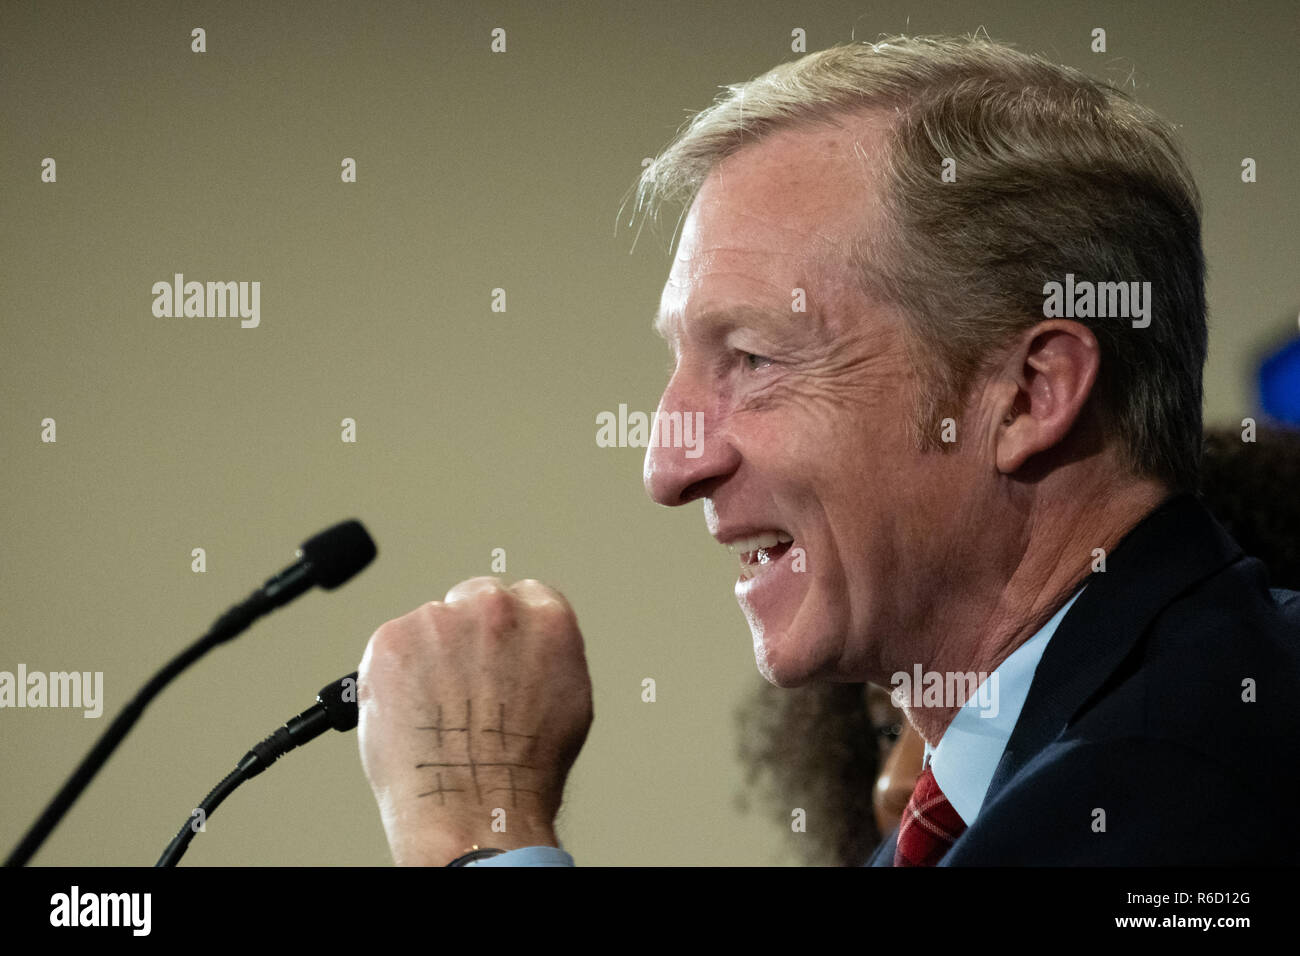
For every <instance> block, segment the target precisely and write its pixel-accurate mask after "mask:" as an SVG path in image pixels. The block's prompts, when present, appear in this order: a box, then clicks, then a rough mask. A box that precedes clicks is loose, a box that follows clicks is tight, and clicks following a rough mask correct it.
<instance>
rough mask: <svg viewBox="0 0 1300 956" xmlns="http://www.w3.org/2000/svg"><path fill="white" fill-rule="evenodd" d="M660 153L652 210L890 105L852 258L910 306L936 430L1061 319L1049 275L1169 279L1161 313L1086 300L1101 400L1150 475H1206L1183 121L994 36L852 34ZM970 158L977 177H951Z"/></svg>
mask: <svg viewBox="0 0 1300 956" xmlns="http://www.w3.org/2000/svg"><path fill="white" fill-rule="evenodd" d="M726 90H727V92H725V93H724V94H723V95H721V96H720V97H719V98H718V100H717V102H715V103H714V104H713V105H712V106H710V107H709V108H708V109H706V110H704V111H703V112H701V113H699V114H697V115H696V116H695V117H694V118H693V119H692V120H690V121H689V123H688V124H687V125H686V126H685V127H684V128H683V129H682V130H681V131H680V132H679V133H678V135H677V137H676V138H675V139H674V140H673V142H672V143H671V144H670V145H669V146H668V147H667V148H666V149H665V150H664V151H663V152H662V153H661V154H660V155H659V156H658V157H657V158H656V159H655V160H654V161H653V162H652V163H651V164H650V165H649V166H647V167H646V169H645V170H644V171H643V173H642V176H641V179H640V182H639V183H638V186H637V190H636V206H637V209H638V211H640V212H641V213H643V214H645V215H647V216H648V217H649V218H651V219H653V218H657V213H658V209H659V207H660V205H661V204H662V203H663V202H665V201H672V202H681V203H683V204H686V203H689V202H690V201H691V200H692V199H693V197H694V196H695V194H696V193H697V192H698V190H699V188H700V186H701V185H702V184H703V182H704V180H705V179H706V178H707V176H708V174H709V173H710V172H711V171H712V170H713V168H714V167H715V166H717V164H718V163H720V162H721V161H722V160H723V159H725V158H726V157H728V156H730V155H732V154H733V153H736V152H737V151H739V150H740V149H741V148H743V147H745V146H747V145H751V144H753V143H754V142H756V141H758V140H761V139H762V138H763V137H764V136H765V135H766V134H768V133H771V132H774V131H777V130H784V129H790V128H794V127H800V126H807V125H816V124H819V123H828V122H834V121H835V120H837V119H840V118H843V117H845V116H846V115H849V114H856V113H862V112H864V111H865V112H875V113H879V114H880V115H881V116H882V117H884V118H885V119H886V121H887V124H888V126H887V134H886V136H887V140H888V143H887V146H886V156H884V157H883V158H882V160H883V161H882V168H881V170H880V173H881V176H882V179H881V181H882V183H883V186H882V194H883V195H882V196H881V197H880V199H881V202H882V211H883V214H884V222H885V230H884V234H883V235H881V236H868V235H861V236H860V237H859V238H858V239H857V240H856V241H855V242H854V243H853V244H852V248H849V249H846V250H845V252H846V264H847V266H848V267H850V268H852V269H854V270H855V272H856V273H857V275H858V276H859V277H860V281H861V287H862V290H863V292H864V293H865V294H867V295H868V296H870V297H873V298H876V299H878V300H882V301H886V302H891V303H893V304H895V305H896V306H898V307H899V308H900V309H901V310H902V312H903V314H904V315H905V316H906V317H907V320H908V321H907V330H908V332H907V335H906V336H905V341H906V342H907V344H908V352H909V355H910V356H911V359H912V361H913V364H914V367H915V368H916V369H917V372H918V381H919V382H920V383H921V384H920V388H919V391H918V394H917V396H916V402H917V407H916V414H915V419H914V421H913V423H912V425H913V429H914V433H915V436H916V438H917V441H918V443H919V444H920V445H921V446H922V447H943V446H942V445H941V443H940V442H939V441H938V431H939V429H938V422H939V420H940V418H942V417H944V416H947V415H951V416H952V417H953V418H955V419H958V420H959V419H960V417H961V414H960V412H961V408H962V407H963V406H964V404H965V401H966V399H967V397H968V395H969V389H970V387H971V386H972V385H973V384H974V383H975V381H977V379H978V377H979V374H980V373H981V372H982V371H983V370H985V369H986V368H987V365H988V363H989V362H991V361H992V360H993V358H994V357H995V356H996V353H997V350H998V348H999V346H1002V345H1005V344H1006V343H1007V342H1008V340H1009V339H1010V337H1011V336H1013V335H1015V334H1017V333H1019V332H1021V331H1023V330H1025V329H1028V328H1029V327H1030V326H1032V325H1033V324H1035V323H1036V322H1039V321H1042V319H1043V301H1044V284H1045V283H1047V282H1053V281H1054V282H1061V281H1063V280H1064V277H1065V275H1066V274H1067V273H1072V274H1074V276H1075V277H1076V279H1077V280H1079V281H1082V280H1091V281H1095V282H1114V281H1150V282H1151V289H1152V293H1153V295H1152V299H1153V302H1152V304H1151V316H1150V325H1149V326H1147V327H1145V328H1134V327H1132V325H1131V323H1129V322H1127V321H1124V320H1122V319H1117V318H1101V319H1095V318H1094V319H1080V320H1079V321H1081V322H1083V323H1084V324H1086V325H1088V327H1089V328H1090V329H1091V330H1092V332H1093V334H1094V335H1096V337H1097V340H1098V343H1099V346H1100V350H1101V368H1100V372H1099V374H1098V380H1097V383H1096V385H1095V387H1094V391H1093V397H1092V399H1091V401H1090V405H1091V406H1092V407H1093V408H1094V409H1095V412H1096V414H1097V415H1098V417H1099V420H1100V421H1101V422H1102V426H1103V428H1104V429H1105V430H1106V432H1107V433H1108V434H1111V435H1114V436H1116V437H1117V438H1118V443H1119V447H1120V455H1121V460H1122V463H1123V464H1124V466H1125V467H1126V468H1127V470H1128V471H1129V472H1130V473H1131V474H1133V475H1136V476H1142V477H1152V478H1157V479H1160V480H1162V481H1165V482H1167V483H1169V484H1170V485H1171V486H1172V487H1174V488H1193V487H1195V484H1196V476H1197V470H1198V468H1199V462H1200V453H1201V404H1202V385H1201V375H1202V369H1203V366H1204V363H1205V354H1206V340H1207V330H1206V305H1205V259H1204V253H1203V251H1202V248H1201V199H1200V195H1199V193H1198V192H1197V189H1196V184H1195V182H1194V181H1193V178H1192V175H1191V172H1190V170H1189V168H1188V166H1187V164H1186V162H1185V161H1184V159H1183V158H1182V155H1181V153H1180V150H1179V147H1178V144H1177V141H1176V138H1175V135H1174V130H1173V127H1172V126H1171V125H1170V124H1169V123H1167V122H1165V121H1164V120H1162V119H1160V118H1159V117H1158V116H1156V115H1155V114H1154V113H1152V112H1151V111H1150V110H1148V109H1146V108H1144V107H1142V106H1140V105H1138V104H1137V103H1135V102H1133V100H1132V99H1130V98H1129V97H1128V96H1127V95H1126V94H1125V93H1123V92H1122V91H1120V90H1118V89H1116V88H1114V87H1113V86H1110V85H1109V84H1106V83H1104V82H1102V81H1099V80H1096V79H1093V78H1091V77H1089V76H1087V75H1085V74H1083V73H1081V72H1079V71H1078V70H1074V69H1071V68H1069V67H1065V66H1059V65H1056V64H1053V63H1051V62H1049V61H1047V60H1045V59H1043V58H1041V57H1038V56H1030V55H1027V54H1024V53H1020V52H1018V51H1016V50H1013V49H1011V48H1010V47H1008V46H1005V45H1002V44H999V43H994V42H992V41H990V40H987V39H982V38H975V37H966V38H957V37H914V38H909V37H891V38H888V39H885V40H882V41H880V42H877V43H874V44H866V43H852V44H843V45H839V46H834V47H831V48H829V49H826V50H822V51H819V52H816V53H811V54H808V55H807V56H804V57H802V58H801V59H798V60H795V61H792V62H789V63H783V64H781V65H780V66H777V67H775V68H774V69H772V70H770V71H769V72H767V73H765V74H763V75H762V76H760V77H757V78H756V79H753V80H751V81H749V82H747V83H741V84H735V85H732V86H729V87H727V88H726ZM947 158H951V159H953V160H955V162H956V169H957V171H958V172H957V181H956V182H949V183H944V182H942V181H941V179H940V169H941V164H942V162H943V160H944V159H947Z"/></svg>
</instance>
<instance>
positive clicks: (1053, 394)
mask: <svg viewBox="0 0 1300 956" xmlns="http://www.w3.org/2000/svg"><path fill="white" fill-rule="evenodd" d="M1100 368H1101V348H1100V346H1099V345H1098V344H1097V337H1096V336H1095V335H1093V334H1092V330H1091V329H1089V328H1088V327H1087V326H1086V325H1082V324H1081V323H1079V322H1071V321H1069V320H1067V319H1052V320H1049V321H1046V322H1039V323H1038V324H1036V325H1034V326H1033V327H1032V328H1029V329H1026V330H1025V332H1024V333H1022V335H1021V337H1020V338H1019V339H1018V340H1017V343H1016V346H1015V348H1014V349H1013V351H1012V352H1011V354H1010V355H1009V356H1008V358H1007V366H1006V375H1007V377H1008V379H1009V380H1010V381H1013V382H1014V383H1015V386H1016V387H1015V389H1014V390H1011V389H1008V390H1007V393H1006V394H1007V396H1008V398H1007V400H1006V401H1005V402H1004V404H1003V406H1002V407H1001V408H999V409H998V411H999V412H1000V413H1001V421H1000V422H999V424H998V436H997V443H996V448H997V468H998V471H1000V472H1002V473H1003V474H1006V475H1009V474H1012V473H1014V472H1016V471H1018V470H1019V469H1020V468H1021V467H1022V466H1023V465H1024V464H1025V462H1026V461H1028V460H1029V459H1030V458H1031V457H1033V456H1034V455H1037V454H1039V453H1041V452H1044V451H1047V450H1048V449H1050V448H1053V447H1055V446H1056V445H1059V444H1060V443H1061V442H1062V441H1064V440H1065V437H1066V436H1067V435H1068V434H1069V433H1070V429H1071V428H1073V427H1074V425H1075V422H1076V421H1077V420H1078V418H1079V415H1080V413H1081V412H1082V411H1083V407H1084V405H1085V404H1086V403H1087V401H1088V396H1089V395H1091V394H1092V387H1093V384H1094V383H1095V382H1096V381H1097V372H1098V370H1099V369H1100Z"/></svg>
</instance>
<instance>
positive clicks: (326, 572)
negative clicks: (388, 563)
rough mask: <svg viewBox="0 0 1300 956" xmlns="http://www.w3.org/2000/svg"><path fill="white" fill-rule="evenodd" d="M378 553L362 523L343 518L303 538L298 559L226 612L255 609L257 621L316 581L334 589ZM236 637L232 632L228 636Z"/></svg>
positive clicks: (326, 587)
mask: <svg viewBox="0 0 1300 956" xmlns="http://www.w3.org/2000/svg"><path fill="white" fill-rule="evenodd" d="M375 554H376V550H375V542H374V541H372V540H371V538H370V535H368V534H367V533H366V529H365V528H363V527H362V526H361V522H360V521H356V520H353V521H342V522H340V523H339V524H336V525H335V526H334V527H332V528H328V529H326V530H325V531H322V532H321V533H320V534H318V535H316V536H315V537H313V538H308V539H307V540H306V541H304V542H303V543H302V547H300V548H299V549H298V552H297V557H298V560H297V561H295V562H294V563H293V564H291V565H289V566H288V567H287V568H285V569H284V570H283V571H281V572H280V573H279V574H276V575H273V576H272V577H269V578H267V579H266V581H265V582H263V584H262V586H261V587H260V588H258V589H257V590H256V591H254V592H253V593H252V595H251V596H250V597H249V598H248V600H246V601H245V602H244V604H242V605H236V606H235V607H233V608H231V609H230V611H229V612H227V613H228V614H230V613H234V612H236V611H238V610H240V609H241V608H243V609H244V610H245V612H255V614H254V618H253V619H254V620H256V618H258V617H261V616H262V615H263V614H269V613H270V612H271V611H274V610H275V609H276V608H278V607H281V606H283V605H285V604H288V603H289V602H290V601H292V600H293V599H294V598H296V597H297V596H298V595H300V594H302V593H303V592H304V591H309V590H311V588H312V587H313V586H315V585H317V584H319V585H320V586H321V587H323V588H324V589H325V590H326V591H333V590H334V589H335V588H336V587H338V586H339V585H340V584H343V583H345V582H346V581H348V580H349V579H350V578H351V577H352V576H353V575H355V574H356V573H357V572H358V571H360V570H362V569H363V568H364V567H365V566H366V565H368V564H369V563H370V562H371V561H373V560H374V559H375ZM249 623H252V622H251V621H250V622H249ZM245 626H247V625H245ZM241 630H242V628H241ZM235 633H236V634H237V633H238V631H236V632H235ZM234 636H235V635H234V634H231V635H229V637H227V638H225V639H226V640H229V639H230V637H234Z"/></svg>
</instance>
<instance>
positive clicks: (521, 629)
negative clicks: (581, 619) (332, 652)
mask: <svg viewBox="0 0 1300 956" xmlns="http://www.w3.org/2000/svg"><path fill="white" fill-rule="evenodd" d="M357 684H358V694H357V703H358V706H359V708H360V720H359V723H358V725H357V735H358V738H359V743H360V747H361V764H362V766H363V767H364V768H365V772H366V777H367V778H368V779H369V781H370V786H371V788H372V789H373V790H374V792H375V798H376V799H377V800H378V801H379V811H380V814H381V816H382V818H383V822H384V830H385V832H386V833H387V834H388V844H389V846H390V847H391V848H392V851H393V859H394V860H395V861H396V862H397V864H398V865H399V866H402V865H434V866H442V865H445V864H447V863H449V862H450V861H451V860H453V859H454V858H456V857H457V856H459V855H461V854H462V853H464V852H465V851H466V850H468V849H469V848H470V847H471V846H472V845H478V846H492V847H500V848H501V849H504V850H510V849H515V848H517V847H522V846H543V845H545V846H556V845H557V841H556V837H555V815H556V813H557V812H558V811H559V808H560V801H561V798H562V795H563V791H564V781H565V778H566V777H567V776H568V773H569V768H570V767H572V766H573V761H574V759H575V758H576V757H577V756H578V751H579V750H581V749H582V744H583V741H585V740H586V738H587V730H588V728H589V727H590V726H591V720H592V706H591V678H590V676H589V675H588V673H587V659H586V654H585V652H584V649H583V643H582V634H581V633H580V632H579V630H578V622H577V619H576V618H575V617H574V614H573V610H572V609H571V608H570V607H569V604H568V602H567V601H566V600H565V599H564V598H563V597H562V596H561V595H560V594H559V593H558V592H557V591H554V590H552V589H550V588H548V587H546V586H545V585H543V584H540V583H539V582H537V581H520V582H519V583H517V584H514V585H511V586H510V587H509V588H507V587H505V586H504V585H503V584H502V583H501V582H500V581H499V580H497V579H496V578H491V577H482V578H472V579H470V580H468V581H462V582H461V583H460V584H458V585H456V586H455V587H454V588H452V589H451V590H450V591H448V592H447V597H446V598H445V599H444V600H443V601H432V602H430V603H428V604H425V605H422V606H421V607H418V608H416V609H415V610H414V611H412V612H411V613H409V614H407V615H405V616H403V617H399V618H396V619H395V620H392V621H389V622H387V623H386V624H384V625H383V626H382V627H380V628H379V630H377V631H375V633H374V634H373V635H372V636H371V638H370V642H369V643H368V644H367V645H366V652H365V655H364V656H363V657H362V659H361V666H360V668H359V675H358V681H357Z"/></svg>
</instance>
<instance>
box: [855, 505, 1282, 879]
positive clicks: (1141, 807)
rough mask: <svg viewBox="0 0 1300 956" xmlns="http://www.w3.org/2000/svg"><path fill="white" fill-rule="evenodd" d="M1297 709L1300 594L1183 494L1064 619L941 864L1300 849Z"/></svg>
mask: <svg viewBox="0 0 1300 956" xmlns="http://www.w3.org/2000/svg"><path fill="white" fill-rule="evenodd" d="M1248 680H1249V681H1253V682H1254V687H1255V690H1254V695H1255V700H1254V702H1251V703H1247V702H1245V701H1244V700H1243V694H1245V693H1246V690H1245V687H1244V685H1243V682H1245V681H1248ZM1298 715H1300V596H1298V595H1296V594H1295V593H1294V592H1272V593H1270V590H1269V587H1268V580H1267V575H1266V573H1265V570H1264V566H1263V565H1262V564H1261V563H1260V562H1259V561H1257V560H1255V559H1254V558H1250V557H1246V556H1245V555H1243V554H1242V551H1241V548H1240V547H1238V545H1237V544H1236V542H1234V541H1233V540H1232V538H1230V537H1229V536H1228V534H1227V532H1225V531H1224V530H1223V529H1222V528H1221V527H1220V526H1219V525H1218V523H1217V522H1215V521H1214V519H1213V518H1212V517H1211V516H1210V514H1209V512H1207V511H1206V510H1205V508H1204V507H1203V506H1202V505H1201V504H1200V503H1199V502H1198V501H1197V500H1196V499H1195V498H1193V497H1192V496H1190V495H1179V496H1176V497H1174V498H1171V499H1169V500H1168V501H1166V502H1165V503H1164V504H1163V505H1161V506H1160V507H1159V508H1157V509H1156V510H1155V511H1153V512H1152V513H1151V514H1150V515H1148V516H1147V517H1146V518H1145V519H1144V520H1143V521H1142V522H1141V523H1140V524H1139V525H1138V526H1137V527H1135V528H1134V529H1133V530H1132V531H1131V532H1130V533H1129V534H1128V536H1127V537H1125V538H1124V540H1123V542H1122V543H1121V544H1120V545H1119V546H1118V547H1117V548H1115V549H1114V551H1112V553H1111V554H1110V555H1108V556H1107V559H1106V571H1105V572H1103V573H1095V574H1093V575H1092V577H1091V578H1089V580H1088V588H1087V590H1085V591H1084V592H1083V594H1082V595H1080V597H1079V599H1078V600H1077V601H1076V602H1075V604H1074V606H1073V607H1072V608H1071V609H1070V611H1069V613H1067V614H1066V616H1065V618H1064V620H1062V622H1061V624H1060V627H1059V628H1058V629H1057V631H1056V633H1055V634H1054V635H1053V636H1052V639H1051V641H1050V642H1049V644H1048V645H1047V650H1046V652H1045V653H1044V654H1043V658H1042V660H1041V662H1040V663H1039V665H1038V670H1037V671H1036V672H1035V674H1034V678H1033V683H1032V684H1031V685H1030V689H1029V696H1028V698H1027V699H1026V700H1025V706H1024V709H1023V710H1022V711H1021V713H1020V718H1019V720H1018V722H1017V723H1016V727H1015V730H1014V732H1013V733H1012V735H1011V739H1010V740H1009V741H1008V743H1007V749H1006V751H1005V753H1004V754H1003V755H1002V760H1001V762H1000V763H999V764H998V768H997V771H996V773H995V774H994V776H993V782H992V784H991V785H990V786H989V791H988V794H987V796H986V797H985V799H984V805H983V806H982V807H981V809H980V812H979V816H978V817H977V818H976V820H975V823H974V825H972V826H970V827H969V828H968V829H967V830H966V831H965V833H963V834H962V836H961V837H960V839H958V840H957V842H956V843H955V844H954V845H953V847H952V849H951V850H950V851H949V852H948V854H947V855H946V856H945V857H944V859H943V861H942V863H941V864H940V865H941V866H961V865H979V866H983V865H1051V866H1061V865H1071V864H1082V865H1100V866H1109V865H1151V866H1154V865H1196V864H1249V863H1265V864H1270V863H1280V864H1291V865H1294V864H1297V863H1300V716H1298ZM1097 811H1103V812H1104V821H1103V818H1102V817H1101V816H1100V815H1099V814H1098V813H1097ZM1103 822H1104V830H1102V829H1101V825H1102V823H1103ZM896 839H897V831H895V833H894V834H893V835H891V836H890V837H889V838H888V839H886V840H885V841H884V843H883V845H882V846H881V848H880V849H879V850H878V851H877V853H876V854H875V856H874V857H873V858H872V860H871V861H870V865H873V866H889V865H891V864H892V862H893V856H894V846H895V842H896Z"/></svg>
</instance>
